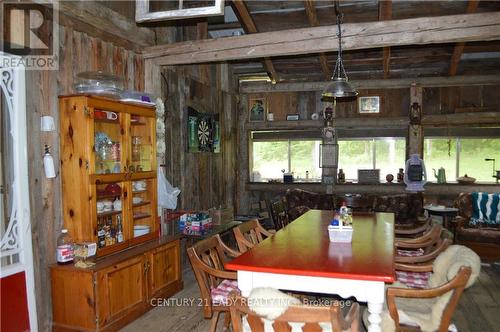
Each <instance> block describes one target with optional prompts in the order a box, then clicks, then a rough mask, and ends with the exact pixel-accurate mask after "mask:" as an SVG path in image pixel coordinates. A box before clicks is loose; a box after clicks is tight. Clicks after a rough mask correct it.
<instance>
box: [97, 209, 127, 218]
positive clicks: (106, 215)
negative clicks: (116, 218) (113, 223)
mask: <svg viewBox="0 0 500 332" xmlns="http://www.w3.org/2000/svg"><path fill="white" fill-rule="evenodd" d="M120 213H122V211H121V210H120V211H115V210H113V211H105V212H98V213H97V217H98V218H100V217H109V216H112V215H115V214H120Z"/></svg>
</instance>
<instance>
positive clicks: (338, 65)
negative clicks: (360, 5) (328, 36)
mask: <svg viewBox="0 0 500 332" xmlns="http://www.w3.org/2000/svg"><path fill="white" fill-rule="evenodd" d="M343 18H344V14H343V13H337V28H338V31H337V37H338V39H339V50H338V53H337V62H335V69H334V70H333V75H332V79H333V78H335V74H337V75H338V76H337V77H338V78H341V77H342V74H343V75H344V77H345V78H346V79H347V74H346V72H345V69H344V64H343V62H342V30H341V24H342V19H343Z"/></svg>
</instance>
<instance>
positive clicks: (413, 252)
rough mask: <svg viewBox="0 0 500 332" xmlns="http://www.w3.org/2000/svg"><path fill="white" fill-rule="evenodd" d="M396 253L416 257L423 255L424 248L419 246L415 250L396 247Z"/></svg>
mask: <svg viewBox="0 0 500 332" xmlns="http://www.w3.org/2000/svg"><path fill="white" fill-rule="evenodd" d="M397 253H398V256H405V257H418V256H423V255H424V249H422V248H419V249H417V250H403V249H398V250H397Z"/></svg>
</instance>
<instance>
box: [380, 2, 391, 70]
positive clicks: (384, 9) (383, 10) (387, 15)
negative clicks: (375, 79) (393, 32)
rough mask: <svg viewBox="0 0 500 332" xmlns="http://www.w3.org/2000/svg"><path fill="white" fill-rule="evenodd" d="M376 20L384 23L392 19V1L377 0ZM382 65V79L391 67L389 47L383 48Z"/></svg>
mask: <svg viewBox="0 0 500 332" xmlns="http://www.w3.org/2000/svg"><path fill="white" fill-rule="evenodd" d="M378 19H379V21H386V20H390V19H392V0H389V1H382V0H379V7H378ZM382 63H383V67H384V78H388V77H389V71H390V66H391V48H390V47H389V46H386V47H384V48H383V62H382Z"/></svg>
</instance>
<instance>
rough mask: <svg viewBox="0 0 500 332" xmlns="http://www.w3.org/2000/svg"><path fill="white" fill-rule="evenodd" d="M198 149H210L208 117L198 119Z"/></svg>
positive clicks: (210, 132) (210, 127) (209, 121)
mask: <svg viewBox="0 0 500 332" xmlns="http://www.w3.org/2000/svg"><path fill="white" fill-rule="evenodd" d="M197 135H198V149H199V150H200V151H212V121H211V119H210V118H208V117H201V118H199V119H198V131H197Z"/></svg>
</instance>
